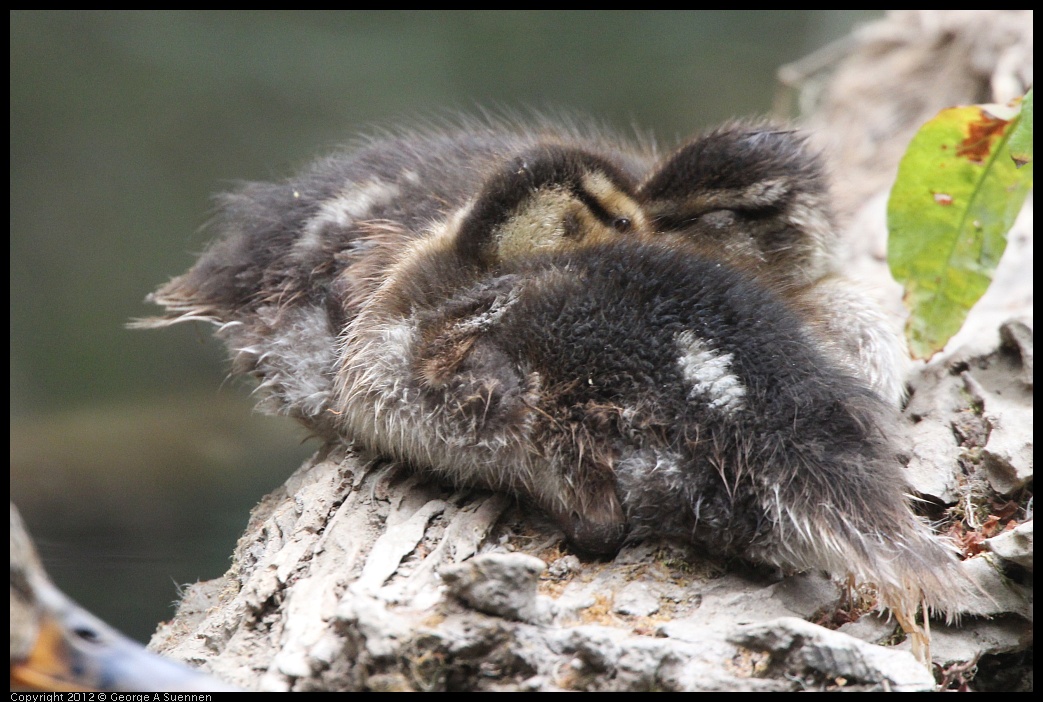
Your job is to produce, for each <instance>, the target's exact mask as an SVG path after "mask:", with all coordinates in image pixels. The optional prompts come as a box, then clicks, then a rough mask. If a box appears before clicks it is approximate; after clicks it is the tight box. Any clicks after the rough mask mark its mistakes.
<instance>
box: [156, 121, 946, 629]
mask: <svg viewBox="0 0 1043 702" xmlns="http://www.w3.org/2000/svg"><path fill="white" fill-rule="evenodd" d="M822 183H823V176H822V172H821V166H820V165H819V164H818V161H817V160H816V158H815V157H814V156H813V155H811V154H810V152H809V151H808V149H807V148H806V147H805V145H804V143H803V140H802V138H801V137H800V136H799V135H796V134H794V133H793V132H792V131H788V130H784V129H781V128H778V127H774V126H771V125H743V124H737V125H731V126H727V127H724V128H722V129H720V130H717V131H714V132H711V133H709V134H707V135H705V136H703V137H699V138H696V139H694V140H692V141H691V142H689V143H687V144H686V145H684V146H682V147H681V149H679V150H678V151H677V152H675V153H674V154H673V155H671V156H668V157H667V158H665V159H662V160H658V159H657V158H656V156H655V154H654V153H653V152H651V151H649V150H647V149H643V148H641V147H636V146H629V145H626V144H624V143H620V142H618V141H613V140H609V139H604V138H599V137H584V136H582V135H578V134H574V133H570V132H566V131H560V130H557V131H556V130H554V129H551V128H539V129H534V130H524V129H517V128H514V129H511V128H506V129H497V128H495V127H490V128H487V129H467V130H464V131H461V132H459V133H448V134H442V133H429V134H422V135H415V136H412V137H409V136H407V137H401V138H395V139H389V140H386V141H382V142H375V143H371V144H369V145H368V146H367V147H365V148H363V149H361V150H360V151H358V152H357V153H356V154H354V155H347V156H345V155H337V156H334V157H331V158H329V159H326V160H324V161H320V162H319V163H318V164H316V165H315V166H313V167H312V168H311V169H310V170H308V171H306V172H305V173H304V174H303V175H302V176H300V177H298V178H296V179H293V180H291V181H288V182H285V183H281V184H275V185H250V186H247V187H245V188H244V189H242V190H241V191H239V192H237V193H234V194H232V195H229V196H225V198H224V199H223V201H222V205H221V207H220V210H219V215H218V218H217V224H216V226H217V228H218V230H219V232H220V234H221V238H220V239H219V240H218V242H217V243H216V244H214V245H213V246H212V247H211V248H210V249H209V250H208V251H207V252H206V253H205V254H204V255H203V256H202V258H201V259H200V261H199V262H198V263H197V264H196V266H195V267H194V268H193V269H191V270H190V271H189V272H188V273H186V274H185V275H183V276H181V277H179V278H176V279H174V280H173V281H171V282H170V283H168V284H167V285H165V286H163V287H162V288H160V290H159V291H157V292H156V293H155V294H154V295H152V296H151V298H150V299H151V300H152V301H154V302H157V303H159V304H161V305H163V306H164V307H166V309H167V315H166V316H165V317H163V318H161V319H159V320H151V321H146V322H145V323H144V325H148V326H161V325H163V324H169V323H175V322H180V321H184V320H189V319H204V320H207V321H210V322H213V323H215V324H217V325H219V326H218V333H219V334H220V335H222V336H224V337H225V339H226V341H227V342H228V344H229V346H230V348H231V350H232V354H233V358H234V361H235V364H236V367H237V369H238V370H240V371H245V372H250V373H253V374H255V375H257V376H258V377H259V379H260V381H261V387H262V388H264V389H265V390H266V391H267V394H268V397H269V398H270V400H272V401H273V402H274V407H275V409H276V410H278V411H282V412H285V413H288V414H291V415H293V416H296V417H298V418H300V419H302V420H303V421H304V422H305V423H306V424H307V425H308V426H309V427H311V428H312V429H313V430H314V431H316V432H317V433H319V434H321V435H324V436H326V437H327V438H331V439H336V440H346V441H354V442H358V443H360V444H361V445H364V446H367V447H368V448H371V449H374V450H377V451H379V452H382V453H384V454H386V455H389V456H393V457H395V458H398V459H401V460H406V461H408V462H410V463H412V464H413V465H414V466H416V467H417V468H418V469H421V470H426V471H430V472H432V473H434V474H437V475H440V476H443V477H445V478H448V479H450V480H452V481H455V482H457V483H460V484H467V485H481V486H485V487H490V488H493V489H497V490H507V491H510V492H513V493H514V494H517V495H520V496H522V497H524V498H527V499H529V500H531V501H532V502H533V503H535V504H536V505H537V506H538V507H539V508H541V509H542V510H544V511H545V512H546V513H547V514H549V515H550V516H551V517H552V518H553V519H554V520H555V521H556V522H557V523H558V524H559V525H560V526H561V528H562V530H563V531H564V533H565V535H566V537H567V538H568V540H569V541H570V542H571V543H572V544H573V546H574V547H576V548H578V549H579V550H582V551H586V552H589V553H595V554H611V553H614V552H615V551H616V550H617V549H618V548H619V547H620V545H621V544H622V543H623V542H624V541H625V540H626V539H639V538H645V537H650V536H657V537H671V538H681V539H686V540H688V541H691V542H694V543H696V544H698V545H700V546H701V547H704V548H705V549H706V550H707V551H709V552H712V553H715V554H719V555H723V556H741V557H743V558H746V559H749V560H752V561H757V562H762V563H768V564H772V565H775V566H779V567H782V568H785V569H793V570H806V569H809V568H822V569H825V570H827V571H829V572H830V573H832V574H833V575H834V576H837V577H844V576H854V577H856V578H858V579H861V580H864V581H871V582H874V583H876V584H877V586H878V588H879V590H880V592H881V594H882V599H883V601H884V602H885V603H886V604H888V605H890V606H892V607H895V608H899V609H902V611H904V612H911V611H914V610H915V608H916V606H917V604H918V603H919V602H920V600H921V598H922V599H923V600H924V601H926V602H927V603H928V604H929V605H931V606H936V607H940V608H942V609H946V610H951V609H953V608H954V607H955V604H956V601H957V600H958V599H959V593H960V592H961V589H960V588H961V587H962V585H961V583H962V582H963V580H962V576H960V574H959V570H958V569H957V566H956V561H955V558H954V556H953V553H952V549H951V548H950V547H949V546H948V545H947V544H946V543H945V542H944V541H943V540H941V539H940V538H938V537H936V536H934V535H933V534H932V533H931V532H930V531H929V529H928V528H927V527H926V526H924V525H923V524H921V523H920V522H919V521H918V520H917V519H916V517H915V516H914V515H913V514H912V512H911V511H910V508H909V505H908V504H907V502H906V499H905V495H904V490H905V488H904V485H905V481H904V479H903V476H902V473H901V469H900V466H899V461H898V458H897V456H896V453H897V451H896V448H895V445H894V439H893V436H894V433H895V432H894V428H895V411H894V407H893V405H894V403H895V402H896V400H897V396H899V395H900V392H901V391H900V390H896V389H895V388H896V386H899V385H900V383H899V382H898V381H897V380H896V378H899V377H900V376H899V373H898V371H896V370H895V369H893V368H891V367H890V366H889V365H888V363H889V361H890V360H891V359H890V356H889V354H890V355H896V354H895V353H894V352H893V350H892V349H893V348H894V347H896V346H897V345H898V344H897V342H895V341H894V340H893V339H892V337H891V336H889V335H888V333H887V332H886V331H885V329H884V324H883V322H882V316H881V315H876V314H875V313H874V312H873V308H872V307H871V305H869V304H868V303H865V302H863V301H862V300H861V299H860V297H859V296H858V295H857V294H856V293H854V292H850V291H849V287H848V286H847V285H846V283H845V281H843V279H842V278H840V277H838V276H837V275H836V273H835V271H834V270H833V269H832V268H831V248H832V247H833V246H834V244H835V239H836V235H835V233H834V231H833V229H832V226H831V224H830V216H829V212H828V207H827V204H826V196H825V189H824V186H823V184H822ZM833 287H837V288H838V289H840V290H842V291H848V292H847V293H846V297H845V298H844V300H845V301H846V305H842V306H841V307H842V309H839V310H835V309H833V307H831V305H832V304H833V300H832V299H828V298H827V299H823V298H824V297H826V291H828V290H830V289H831V288H833ZM845 311H846V312H848V313H853V316H854V317H855V321H854V322H853V323H851V322H850V321H849V322H848V323H847V324H846V325H842V324H840V323H839V321H836V320H839V319H840V318H841V317H842V316H843V315H844V314H845ZM822 318H825V320H826V321H822ZM826 329H828V330H834V329H839V330H840V331H841V335H842V336H843V340H842V341H841V342H840V343H827V341H828V340H827V338H826V336H827V335H826V334H824V333H823V330H826ZM882 348H883V349H886V353H884V354H883V355H884V356H885V358H884V359H883V360H878V359H877V358H876V357H875V355H874V354H876V353H878V352H879V351H880V349H882ZM860 353H866V354H868V355H873V356H874V358H873V359H872V368H871V369H870V370H868V371H867V370H866V369H865V368H863V366H862V365H861V364H860V363H859V360H858V359H859V354H860Z"/></svg>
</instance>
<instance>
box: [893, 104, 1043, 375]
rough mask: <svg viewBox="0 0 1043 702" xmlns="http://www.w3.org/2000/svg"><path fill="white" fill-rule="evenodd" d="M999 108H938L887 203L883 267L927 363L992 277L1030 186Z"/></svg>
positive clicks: (913, 345)
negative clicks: (900, 290)
mask: <svg viewBox="0 0 1043 702" xmlns="http://www.w3.org/2000/svg"><path fill="white" fill-rule="evenodd" d="M1004 109H1005V108H1002V107H1000V106H992V105H989V106H982V105H974V106H970V107H953V108H950V109H947V110H942V111H941V112H940V113H938V116H937V117H935V118H934V119H932V120H931V121H930V122H928V123H927V124H925V125H924V126H923V127H921V128H920V131H919V132H918V133H917V135H916V136H915V137H914V138H913V140H912V142H911V143H910V145H909V149H908V150H907V151H906V154H905V156H904V157H903V158H902V162H901V164H900V165H899V167H898V179H897V181H896V182H895V185H894V188H893V189H892V190H891V198H890V200H889V201H888V206H887V226H888V229H889V230H890V239H889V243H888V257H887V258H888V263H889V265H890V267H891V274H892V275H894V277H895V280H897V281H898V282H900V283H902V284H903V285H904V286H905V304H906V306H907V307H908V308H909V310H910V316H909V321H908V323H907V324H906V338H907V339H908V341H909V348H910V350H911V351H912V354H913V356H914V357H915V358H930V357H931V356H933V355H934V354H935V353H937V352H938V351H940V350H941V349H942V348H944V347H945V343H946V342H947V341H948V340H949V339H950V338H951V337H952V336H953V334H955V333H956V332H957V331H959V329H960V327H961V326H962V325H963V321H964V319H966V317H967V312H968V311H970V308H971V307H972V306H973V305H974V303H975V302H977V301H978V299H979V298H980V297H981V296H982V294H983V293H984V292H985V289H986V288H987V287H988V286H989V283H990V282H991V280H992V275H993V273H994V272H995V270H996V264H997V263H999V260H1000V256H1002V255H1003V250H1004V249H1005V248H1006V246H1007V231H1008V230H1009V229H1010V227H1011V225H1012V224H1013V223H1014V218H1015V217H1016V216H1017V214H1018V212H1019V211H1020V210H1021V205H1022V203H1023V202H1024V200H1025V196H1026V195H1027V194H1028V191H1029V188H1030V187H1031V184H1032V167H1031V165H1030V166H1027V167H1024V168H1021V169H1020V170H1019V169H1018V168H1017V167H1016V166H1015V164H1014V162H1013V161H1012V160H1011V159H1010V158H1009V157H1008V156H1007V153H1008V151H1007V148H1006V146H1007V142H1008V140H1009V139H1010V135H1011V132H1012V131H1013V128H1014V126H1015V125H1016V123H1017V121H1018V118H1017V116H1014V117H1013V118H1012V119H1004V118H1002V117H1000V116H998V114H999V113H1001V111H1002V110H1004Z"/></svg>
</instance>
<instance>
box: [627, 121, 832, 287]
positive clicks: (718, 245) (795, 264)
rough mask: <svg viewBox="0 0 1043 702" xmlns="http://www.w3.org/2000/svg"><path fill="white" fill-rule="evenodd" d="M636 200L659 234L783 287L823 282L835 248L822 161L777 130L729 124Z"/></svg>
mask: <svg viewBox="0 0 1043 702" xmlns="http://www.w3.org/2000/svg"><path fill="white" fill-rule="evenodd" d="M637 199H638V200H639V202H641V205H642V207H643V208H644V209H645V211H646V213H647V216H648V218H649V220H650V221H651V224H652V226H653V228H654V229H655V230H656V231H657V232H660V233H662V234H663V235H665V236H667V237H671V238H673V239H674V240H678V241H682V242H685V243H687V244H689V245H692V246H694V247H696V248H697V249H699V250H701V251H703V252H712V253H713V255H714V256H716V257H719V258H720V257H724V258H727V259H730V260H731V261H732V262H733V263H735V264H736V265H740V266H743V267H746V268H747V269H751V270H754V271H756V272H757V273H758V274H762V275H765V276H768V277H772V278H775V279H777V280H780V281H783V282H792V283H796V284H803V283H809V282H812V281H815V280H818V279H819V278H821V277H822V276H823V275H824V274H825V273H826V272H827V270H828V268H829V265H830V262H831V260H830V255H831V252H832V249H833V248H834V246H835V244H836V234H835V230H834V227H833V225H832V221H831V219H832V216H831V213H830V208H829V203H828V194H827V189H826V182H825V177H824V173H823V167H822V164H821V162H820V160H819V158H818V156H817V155H816V154H814V153H813V152H812V151H811V149H810V148H809V147H808V145H807V144H806V140H805V138H804V137H803V136H801V135H800V134H799V133H797V132H795V131H792V130H788V129H783V128H781V127H778V126H774V125H751V124H743V123H738V124H731V125H727V126H724V127H721V128H719V129H717V130H714V131H711V132H709V133H708V134H705V135H703V136H701V137H699V138H696V139H694V140H692V141H690V142H688V143H686V144H684V145H683V146H682V147H681V148H680V149H678V150H677V151H676V152H675V153H674V154H672V155H671V156H669V157H667V158H666V159H665V160H664V161H663V162H662V163H661V164H659V165H658V167H657V168H656V169H655V170H654V171H653V172H652V174H651V175H650V176H649V177H648V178H647V179H646V180H645V181H644V182H643V183H642V184H641V186H640V188H639V190H638V192H637Z"/></svg>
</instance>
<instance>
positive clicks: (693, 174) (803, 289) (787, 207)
mask: <svg viewBox="0 0 1043 702" xmlns="http://www.w3.org/2000/svg"><path fill="white" fill-rule="evenodd" d="M824 173H825V169H824V167H823V165H822V163H821V159H820V157H819V156H818V154H816V153H814V152H813V151H812V150H811V149H810V148H809V147H808V145H807V142H806V139H805V138H804V137H803V136H802V135H801V134H799V133H797V132H795V131H794V130H793V129H786V128H782V127H780V126H777V125H771V124H766V123H757V122H739V123H732V124H728V125H725V126H723V127H720V128H718V129H715V130H712V131H710V132H708V133H707V134H705V135H703V136H702V137H700V138H698V139H694V140H692V141H690V142H688V143H686V144H684V145H683V146H681V147H680V148H679V149H678V150H677V151H675V152H674V153H673V154H672V155H670V156H669V157H668V158H666V159H665V160H664V161H663V163H662V164H661V165H660V166H659V167H657V168H656V169H655V170H654V171H653V172H652V173H651V174H650V175H649V176H648V178H647V179H646V180H645V182H643V183H642V184H641V187H640V192H639V194H638V199H639V200H640V202H641V204H642V207H643V208H644V209H645V210H646V212H647V213H648V216H649V217H650V218H651V219H652V221H653V226H654V228H655V230H656V232H657V233H659V234H660V235H662V236H664V237H666V238H667V239H670V240H672V241H674V242H682V243H684V244H687V245H688V246H691V247H694V248H695V249H696V251H703V252H706V253H707V254H708V255H711V256H713V257H716V258H723V259H727V260H728V261H729V262H730V263H731V264H732V265H738V266H741V267H742V268H744V270H746V271H748V272H750V273H752V274H754V275H756V276H757V277H759V278H762V279H764V280H765V283H766V284H767V285H768V286H769V287H771V288H772V289H773V290H774V291H775V292H776V293H778V294H779V295H781V296H782V297H783V298H785V299H786V300H787V301H788V303H789V304H791V305H792V306H794V307H795V308H797V310H798V313H799V315H800V316H801V318H802V319H803V320H804V322H805V324H806V325H807V326H808V329H809V331H811V332H812V333H813V334H814V335H815V337H816V341H817V343H818V345H819V346H820V348H822V349H823V350H825V351H826V352H827V353H829V355H830V356H832V357H833V358H834V360H837V361H838V362H840V363H841V364H842V365H843V366H844V367H845V369H846V370H847V371H848V372H851V373H855V374H856V375H861V376H863V377H864V378H865V379H866V380H867V381H868V382H869V384H870V386H871V387H872V388H873V389H874V390H875V391H876V392H877V393H878V394H879V395H880V396H881V397H883V398H884V399H885V400H886V401H888V402H889V403H891V404H892V405H895V406H898V405H899V404H900V403H901V401H902V400H903V399H904V397H905V384H904V378H905V374H906V371H907V367H908V352H907V350H906V347H905V342H904V340H903V339H902V337H901V336H900V335H899V334H898V333H897V332H896V330H895V327H894V325H893V324H891V323H890V322H889V320H888V319H887V317H886V315H885V314H884V313H883V312H882V311H881V310H880V308H879V307H878V306H876V305H875V304H874V303H873V302H872V296H871V294H870V291H868V290H866V289H865V288H863V287H861V286H859V285H858V284H857V283H855V282H854V281H851V280H849V279H847V278H845V277H843V276H842V275H841V274H840V273H839V271H838V263H837V261H836V260H835V256H836V253H837V252H838V249H839V246H840V242H839V238H838V236H837V230H836V228H835V226H834V223H833V215H832V211H831V208H830V205H829V192H828V187H827V184H826V179H825V176H824Z"/></svg>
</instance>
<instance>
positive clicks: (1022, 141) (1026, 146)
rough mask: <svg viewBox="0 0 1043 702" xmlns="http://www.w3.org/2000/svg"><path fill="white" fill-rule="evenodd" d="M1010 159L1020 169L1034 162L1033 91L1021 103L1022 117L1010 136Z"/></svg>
mask: <svg viewBox="0 0 1043 702" xmlns="http://www.w3.org/2000/svg"><path fill="white" fill-rule="evenodd" d="M1010 157H1011V158H1012V159H1014V163H1015V164H1017V166H1018V168H1021V167H1022V166H1024V165H1025V164H1026V163H1031V162H1032V90H1029V91H1028V94H1027V95H1025V98H1024V99H1023V100H1022V101H1021V117H1020V119H1018V126H1016V127H1015V128H1014V132H1013V133H1012V134H1011V135H1010Z"/></svg>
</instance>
